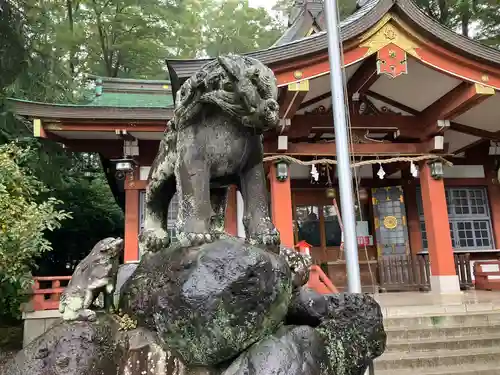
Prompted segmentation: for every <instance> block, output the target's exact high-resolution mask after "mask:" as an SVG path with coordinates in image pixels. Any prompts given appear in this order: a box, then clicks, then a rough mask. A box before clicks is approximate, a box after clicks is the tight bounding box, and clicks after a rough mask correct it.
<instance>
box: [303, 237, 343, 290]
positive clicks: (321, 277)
mask: <svg viewBox="0 0 500 375" xmlns="http://www.w3.org/2000/svg"><path fill="white" fill-rule="evenodd" d="M295 247H297V248H298V250H299V252H301V253H304V254H307V255H309V252H310V249H311V245H309V244H308V243H307V242H306V241H300V242H299V243H298V244H297V245H295ZM307 286H308V287H309V288H311V289H314V290H315V291H316V292H318V293H321V294H330V293H338V290H337V288H335V285H333V283H332V281H331V280H330V279H329V278H328V276H326V274H325V273H324V272H323V270H322V269H321V267H320V266H317V265H315V264H313V265H312V266H311V267H310V268H309V281H308V282H307Z"/></svg>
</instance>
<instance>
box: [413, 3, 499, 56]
mask: <svg viewBox="0 0 500 375" xmlns="http://www.w3.org/2000/svg"><path fill="white" fill-rule="evenodd" d="M415 1H416V3H417V5H418V6H420V7H421V8H422V9H423V10H424V11H425V12H426V13H427V14H428V15H430V16H431V17H433V18H435V19H436V20H437V21H438V22H440V23H441V24H443V25H444V26H446V27H449V28H450V29H452V30H454V31H456V32H459V33H461V34H462V35H465V36H468V37H470V38H473V39H477V40H479V41H481V42H483V43H485V44H488V45H490V46H493V47H497V48H499V47H500V38H499V37H498V35H499V32H500V2H498V1H496V0H415Z"/></svg>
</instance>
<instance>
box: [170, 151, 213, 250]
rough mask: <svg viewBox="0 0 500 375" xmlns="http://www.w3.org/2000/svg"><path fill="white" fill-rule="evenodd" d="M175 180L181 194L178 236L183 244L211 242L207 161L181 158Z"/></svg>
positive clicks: (210, 210)
mask: <svg viewBox="0 0 500 375" xmlns="http://www.w3.org/2000/svg"><path fill="white" fill-rule="evenodd" d="M188 163H189V165H187V164H188ZM176 179H177V187H178V194H179V215H178V220H177V239H178V240H179V242H180V243H181V245H183V246H191V245H201V244H204V243H206V242H212V241H213V234H212V233H211V232H210V218H211V217H212V206H211V204H210V174H209V171H208V168H207V166H206V163H204V162H203V161H200V160H189V161H186V160H181V161H179V165H178V168H177V170H176Z"/></svg>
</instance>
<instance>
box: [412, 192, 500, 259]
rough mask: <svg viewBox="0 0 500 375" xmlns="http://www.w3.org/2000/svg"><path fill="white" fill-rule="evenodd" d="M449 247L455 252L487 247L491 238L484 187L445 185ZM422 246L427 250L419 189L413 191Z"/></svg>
mask: <svg viewBox="0 0 500 375" xmlns="http://www.w3.org/2000/svg"><path fill="white" fill-rule="evenodd" d="M445 194H446V205H447V208H448V219H449V222H450V236H451V242H452V246H453V248H454V249H455V250H456V251H461V250H464V251H471V250H491V249H494V248H495V244H494V241H493V234H492V227H491V216H490V209H489V204H488V194H487V191H486V188H484V187H446V188H445ZM417 207H418V212H419V215H420V229H421V232H422V246H423V248H424V249H427V247H428V242H427V233H426V231H425V220H424V210H423V205H422V195H421V191H420V190H417Z"/></svg>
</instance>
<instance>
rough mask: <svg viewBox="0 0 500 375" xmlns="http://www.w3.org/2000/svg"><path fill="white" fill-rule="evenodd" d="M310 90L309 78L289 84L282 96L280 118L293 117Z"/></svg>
mask: <svg viewBox="0 0 500 375" xmlns="http://www.w3.org/2000/svg"><path fill="white" fill-rule="evenodd" d="M308 92H309V81H308V80H304V81H302V82H299V83H291V84H289V85H288V86H287V87H286V88H285V90H284V92H283V94H282V96H281V97H280V118H288V119H289V118H292V117H293V116H294V115H295V112H297V110H298V109H299V107H300V105H301V104H302V101H303V100H304V98H305V96H306V95H307V93H308Z"/></svg>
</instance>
